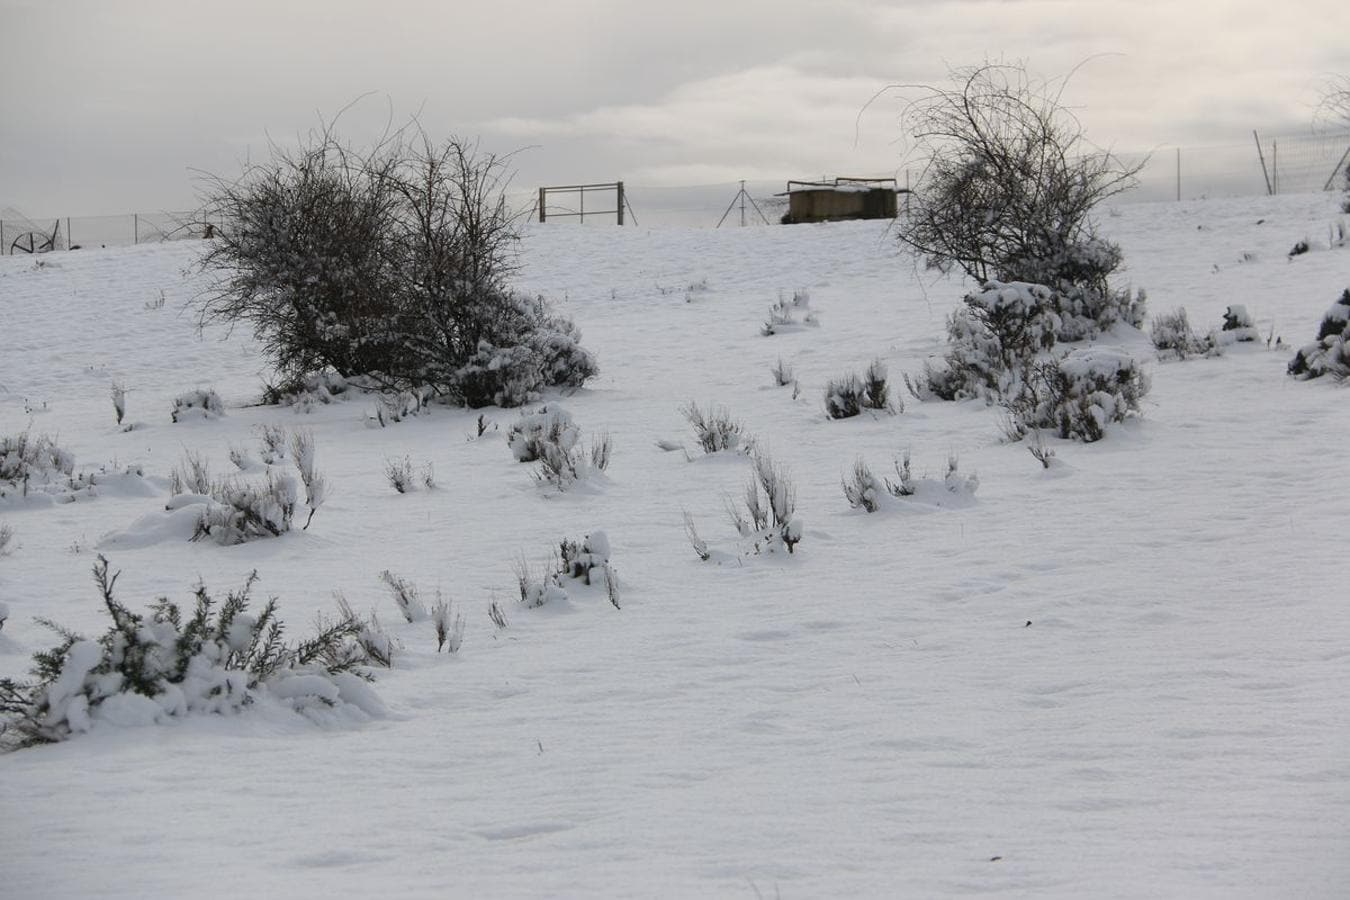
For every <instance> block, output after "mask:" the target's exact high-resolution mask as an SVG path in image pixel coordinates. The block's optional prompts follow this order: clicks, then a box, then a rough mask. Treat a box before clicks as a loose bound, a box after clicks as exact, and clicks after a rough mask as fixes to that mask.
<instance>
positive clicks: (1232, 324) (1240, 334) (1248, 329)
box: [1221, 303, 1261, 343]
mask: <svg viewBox="0 0 1350 900" xmlns="http://www.w3.org/2000/svg"><path fill="white" fill-rule="evenodd" d="M1221 331H1222V334H1223V335H1224V336H1225V337H1226V338H1227V339H1228V340H1231V341H1233V342H1235V343H1247V342H1250V341H1258V340H1260V339H1261V333H1260V332H1259V331H1257V330H1256V322H1255V321H1253V319H1252V317H1251V313H1249V312H1247V307H1245V306H1243V305H1242V304H1240V303H1234V304H1233V305H1231V306H1229V307H1228V308H1227V309H1225V310H1224V312H1223V328H1222V329H1221Z"/></svg>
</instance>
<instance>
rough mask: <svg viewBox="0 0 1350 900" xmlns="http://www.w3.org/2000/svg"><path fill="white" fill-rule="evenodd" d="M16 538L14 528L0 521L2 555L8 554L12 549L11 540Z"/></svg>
mask: <svg viewBox="0 0 1350 900" xmlns="http://www.w3.org/2000/svg"><path fill="white" fill-rule="evenodd" d="M13 540H14V529H13V528H11V527H10V526H9V525H6V524H5V523H4V522H0V556H8V555H9V552H10V550H11V548H10V546H9V545H10V542H11V541H13Z"/></svg>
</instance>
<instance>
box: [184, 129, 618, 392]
mask: <svg viewBox="0 0 1350 900" xmlns="http://www.w3.org/2000/svg"><path fill="white" fill-rule="evenodd" d="M508 162H509V157H502V156H497V155H494V154H491V153H485V152H482V151H481V150H480V148H479V147H478V145H477V144H475V143H473V142H470V141H466V140H463V139H459V138H450V139H449V140H446V141H444V142H441V143H437V142H435V141H433V140H432V139H431V138H430V137H429V136H428V135H427V134H426V133H425V132H424V131H423V130H422V129H421V128H420V127H419V126H418V125H417V123H416V122H414V123H411V124H410V125H409V126H407V127H404V128H402V129H399V130H397V131H394V132H392V133H390V134H387V135H386V136H385V137H383V138H382V139H381V140H379V141H378V142H377V143H376V144H375V145H374V146H373V147H371V148H369V149H366V150H358V149H356V148H353V147H352V146H350V145H349V144H347V143H345V142H343V141H342V140H341V139H340V138H339V137H338V136H337V135H336V134H335V133H334V131H333V129H332V127H331V126H325V127H323V128H322V129H321V130H319V131H318V132H316V133H313V134H311V135H310V136H309V137H308V139H306V140H302V142H301V145H300V146H299V147H298V149H295V150H286V149H283V148H281V147H279V146H275V145H274V146H273V147H272V148H271V155H270V159H267V160H265V161H263V162H259V163H256V164H252V165H250V166H248V167H247V168H246V169H245V171H244V172H243V174H242V175H241V176H240V177H238V178H229V179H227V178H213V179H211V180H210V181H209V182H208V185H207V188H206V191H205V194H206V196H205V198H204V200H205V202H204V214H205V217H206V219H207V220H209V221H213V222H220V223H222V224H221V226H220V227H219V228H218V229H216V237H215V238H214V240H212V241H211V242H210V244H209V246H208V250H207V252H206V254H205V255H204V257H203V259H202V264H201V265H202V268H203V270H204V271H205V272H207V273H208V274H210V275H211V276H213V278H212V280H211V282H210V284H209V285H208V287H207V289H206V290H205V291H204V293H203V294H202V296H201V297H200V298H199V300H198V303H199V306H198V309H199V312H200V316H201V319H202V320H203V321H213V320H221V321H225V322H228V323H230V324H236V323H247V324H249V325H251V326H252V327H253V329H254V332H255V334H256V336H257V338H258V340H259V342H260V345H261V348H262V350H263V353H264V354H265V356H266V357H267V358H268V359H269V360H270V361H271V362H272V364H273V366H274V367H275V369H276V371H277V372H278V373H279V374H280V375H281V376H282V377H283V378H284V379H287V380H293V379H295V378H301V377H304V376H305V375H308V374H311V373H314V372H320V371H326V370H333V371H336V372H337V373H338V374H339V375H340V376H343V377H350V376H353V375H364V376H367V377H368V378H370V379H373V380H374V381H375V382H376V383H378V384H381V385H382V386H384V387H386V388H389V389H394V390H399V389H407V388H420V387H427V388H430V389H432V390H433V391H434V392H435V393H437V394H440V395H446V396H449V397H452V398H454V399H456V400H458V401H462V402H464V403H467V404H468V405H471V406H482V405H487V404H489V403H498V404H500V405H508V404H510V405H519V403H521V402H524V400H525V399H526V398H527V397H528V396H529V394H530V392H532V391H533V390H535V389H537V388H540V387H543V386H548V385H564V384H565V385H577V384H580V383H581V382H582V381H584V380H585V379H586V378H588V377H590V376H591V375H593V374H594V373H595V371H596V367H595V363H594V360H593V359H592V358H591V357H590V355H589V354H588V353H586V351H584V350H582V349H581V348H580V346H579V345H578V340H579V337H580V336H579V334H578V333H577V331H576V329H575V327H574V326H572V324H571V322H570V321H568V320H566V319H563V318H561V317H559V316H556V315H554V314H552V313H551V312H550V311H549V310H548V308H547V304H545V303H543V302H542V300H531V299H529V298H524V297H521V296H518V295H516V294H514V293H513V292H511V291H510V290H509V289H508V288H507V287H506V276H507V275H508V274H509V273H510V271H511V269H512V268H513V265H514V257H513V253H514V247H515V246H516V243H515V242H516V239H517V236H518V235H517V228H516V223H517V220H518V213H516V212H514V211H512V210H511V209H510V208H509V207H508V205H507V203H506V200H505V193H504V192H505V189H506V187H507V185H508V183H509V180H510V175H509V172H508V169H507V164H508Z"/></svg>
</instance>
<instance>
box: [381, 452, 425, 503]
mask: <svg viewBox="0 0 1350 900" xmlns="http://www.w3.org/2000/svg"><path fill="white" fill-rule="evenodd" d="M384 479H385V481H388V482H389V486H390V487H392V488H393V489H394V490H396V491H398V492H399V493H400V494H406V493H408V492H410V491H412V490H413V489H414V488H415V487H416V486H417V485H416V482H415V481H414V480H413V468H412V460H411V459H410V458H408V457H406V456H405V457H403V458H402V459H386V460H385V461H384Z"/></svg>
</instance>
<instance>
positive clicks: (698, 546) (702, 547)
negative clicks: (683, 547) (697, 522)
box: [684, 510, 712, 562]
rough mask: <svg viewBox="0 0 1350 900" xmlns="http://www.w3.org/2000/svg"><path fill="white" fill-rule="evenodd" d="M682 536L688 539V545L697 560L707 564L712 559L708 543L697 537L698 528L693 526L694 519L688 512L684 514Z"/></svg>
mask: <svg viewBox="0 0 1350 900" xmlns="http://www.w3.org/2000/svg"><path fill="white" fill-rule="evenodd" d="M684 536H685V537H687V538H688V539H689V545H690V546H691V547H693V548H694V552H695V553H697V554H698V558H699V559H701V560H703V561H704V562H707V561H708V560H709V559H711V558H712V552H711V551H710V550H708V542H707V541H705V540H703V538H701V537H699V536H698V528H696V527H695V526H694V517H693V516H691V515H689V511H688V510H685V513H684Z"/></svg>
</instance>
